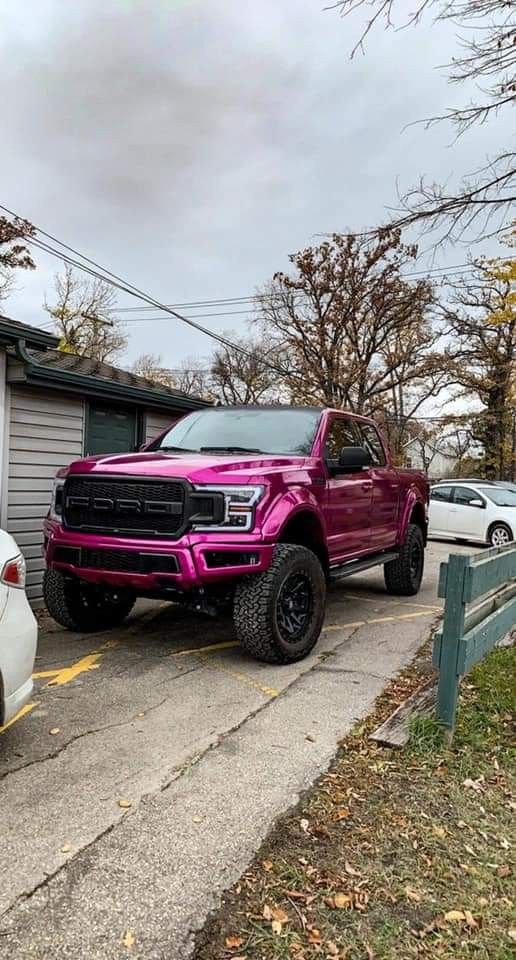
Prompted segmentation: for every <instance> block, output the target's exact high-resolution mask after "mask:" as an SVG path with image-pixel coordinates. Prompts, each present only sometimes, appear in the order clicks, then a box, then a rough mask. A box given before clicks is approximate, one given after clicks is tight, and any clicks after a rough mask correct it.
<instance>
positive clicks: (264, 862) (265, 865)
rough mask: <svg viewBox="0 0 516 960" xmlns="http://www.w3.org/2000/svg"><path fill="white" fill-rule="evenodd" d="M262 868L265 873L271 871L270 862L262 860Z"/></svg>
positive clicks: (271, 863) (271, 865) (271, 864)
mask: <svg viewBox="0 0 516 960" xmlns="http://www.w3.org/2000/svg"><path fill="white" fill-rule="evenodd" d="M262 867H263V869H264V870H267V871H269V870H272V868H273V862H272V860H262Z"/></svg>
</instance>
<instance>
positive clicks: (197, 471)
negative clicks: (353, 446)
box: [59, 451, 311, 483]
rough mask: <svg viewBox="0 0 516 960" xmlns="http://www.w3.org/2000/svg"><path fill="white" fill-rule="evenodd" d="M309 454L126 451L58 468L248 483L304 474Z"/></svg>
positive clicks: (92, 473)
mask: <svg viewBox="0 0 516 960" xmlns="http://www.w3.org/2000/svg"><path fill="white" fill-rule="evenodd" d="M309 462H311V458H309V457H295V456H284V455H281V454H278V455H271V454H267V456H264V455H263V454H246V455H245V457H243V456H242V455H240V456H235V454H231V455H229V454H228V455H224V456H215V455H214V454H203V453H189V454H177V453H165V452H161V451H155V452H153V453H126V454H111V455H109V456H100V457H87V458H85V459H84V460H76V461H75V462H74V463H72V464H70V466H69V467H66V468H64V469H63V470H60V471H59V475H60V476H67V475H68V474H70V473H82V474H91V475H92V477H93V476H95V475H96V474H103V475H105V474H107V473H109V474H112V475H118V476H120V474H123V475H124V476H131V477H163V478H168V477H184V478H186V479H187V480H190V481H191V482H192V483H249V482H253V481H257V482H259V481H260V480H263V479H264V478H265V477H266V476H267V475H271V474H278V473H280V474H284V473H285V471H289V472H290V471H292V472H293V473H294V474H296V473H300V472H302V473H304V469H305V467H306V465H307V463H309Z"/></svg>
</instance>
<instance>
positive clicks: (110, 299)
mask: <svg viewBox="0 0 516 960" xmlns="http://www.w3.org/2000/svg"><path fill="white" fill-rule="evenodd" d="M54 292H55V302H54V303H53V304H49V303H48V302H47V300H46V299H45V303H44V307H45V310H46V311H47V312H48V313H49V314H50V316H51V317H52V319H53V321H54V325H55V330H56V334H57V336H58V337H60V338H61V342H60V345H59V349H60V350H63V351H64V352H66V353H77V354H79V355H80V356H86V357H91V358H92V359H93V360H101V361H110V360H111V361H112V360H115V359H116V358H117V357H118V356H120V354H121V353H123V351H124V350H125V348H126V346H127V336H126V335H125V334H124V332H123V329H122V325H121V323H120V320H118V319H117V317H116V312H115V308H116V294H115V290H114V288H113V287H112V286H111V285H110V284H109V283H106V282H105V281H104V280H97V279H94V280H86V279H83V278H82V277H80V276H78V275H77V274H75V273H74V271H73V268H72V267H70V266H68V265H66V266H65V268H64V273H62V274H56V276H55V277H54Z"/></svg>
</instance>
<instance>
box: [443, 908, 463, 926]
mask: <svg viewBox="0 0 516 960" xmlns="http://www.w3.org/2000/svg"><path fill="white" fill-rule="evenodd" d="M444 919H445V920H447V921H448V923H459V922H460V921H462V920H465V919H466V914H465V913H463V911H462V910H448V913H445V914H444Z"/></svg>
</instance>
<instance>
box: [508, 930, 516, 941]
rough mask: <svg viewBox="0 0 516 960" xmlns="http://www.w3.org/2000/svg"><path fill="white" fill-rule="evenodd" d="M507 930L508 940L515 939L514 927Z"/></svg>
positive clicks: (515, 931)
mask: <svg viewBox="0 0 516 960" xmlns="http://www.w3.org/2000/svg"><path fill="white" fill-rule="evenodd" d="M507 932H508V934H509V939H510V940H516V927H514V928H513V929H511V930H508V931H507Z"/></svg>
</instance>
